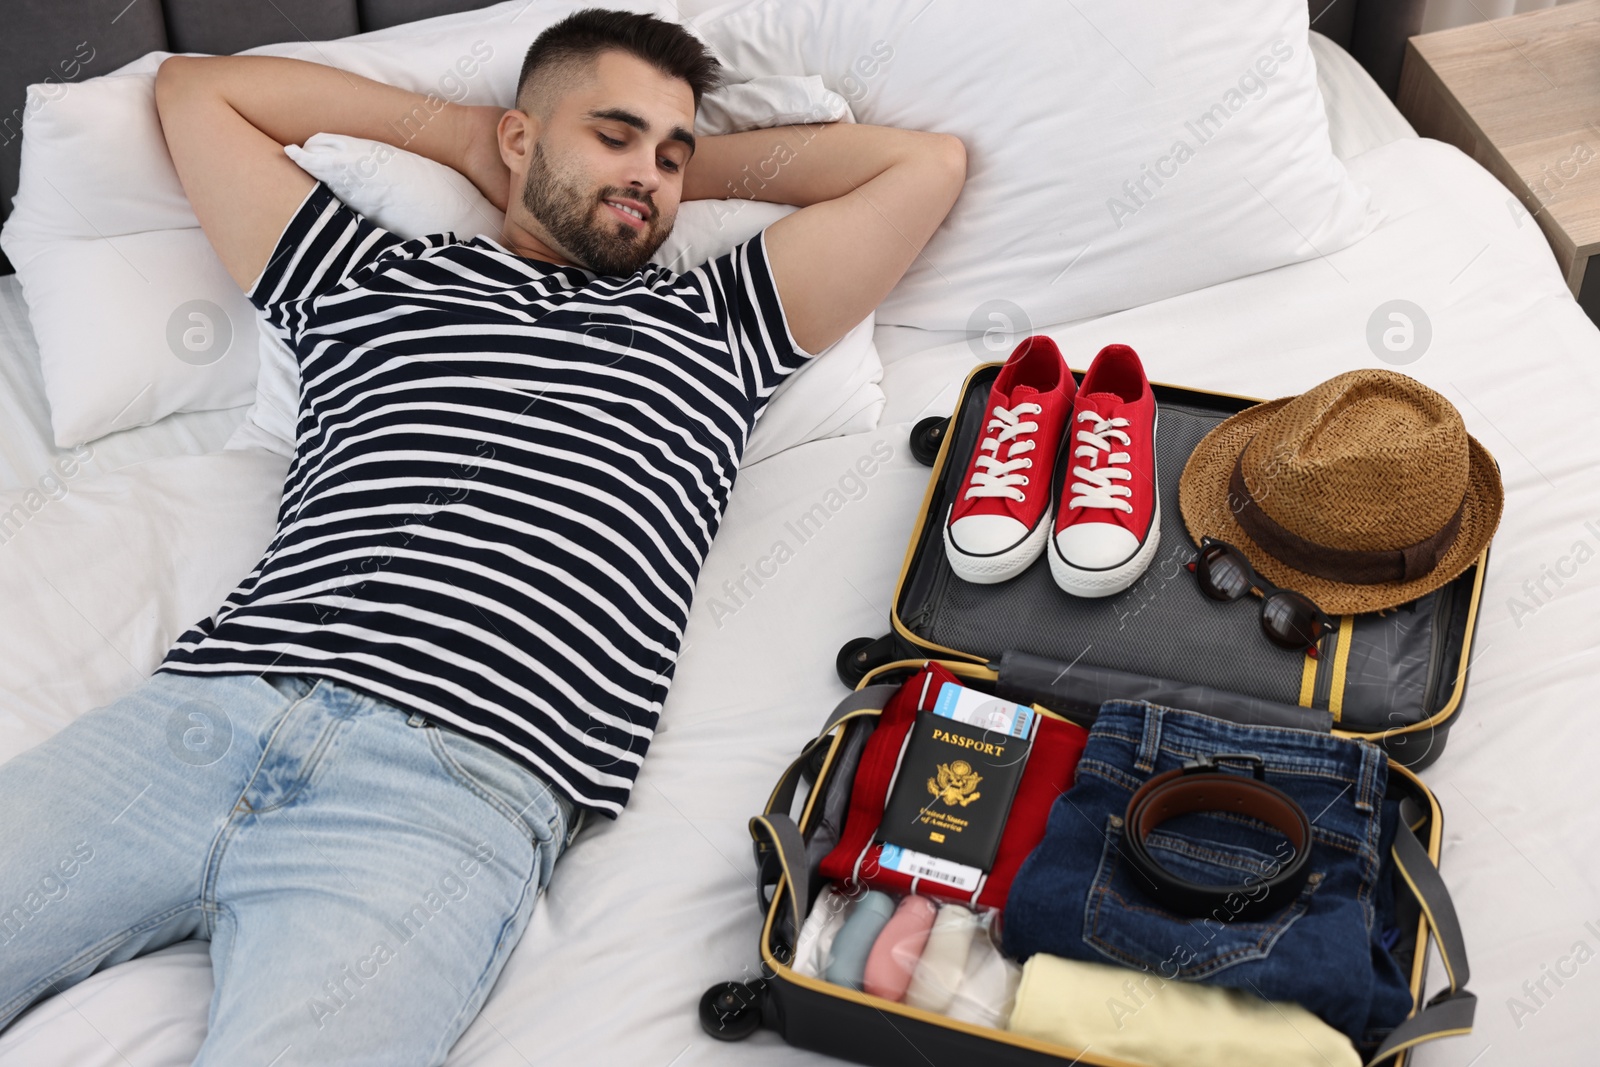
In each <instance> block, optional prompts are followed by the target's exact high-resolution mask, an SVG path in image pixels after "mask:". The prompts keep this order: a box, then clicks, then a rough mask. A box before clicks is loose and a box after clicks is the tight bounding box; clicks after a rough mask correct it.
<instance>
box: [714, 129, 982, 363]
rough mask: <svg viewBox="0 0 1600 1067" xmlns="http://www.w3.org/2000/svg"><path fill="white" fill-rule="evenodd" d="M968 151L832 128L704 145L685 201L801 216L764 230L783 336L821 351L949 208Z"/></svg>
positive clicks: (898, 135)
mask: <svg viewBox="0 0 1600 1067" xmlns="http://www.w3.org/2000/svg"><path fill="white" fill-rule="evenodd" d="M966 174H967V154H966V147H965V146H964V145H963V144H962V143H961V141H960V140H959V139H957V138H955V137H953V136H950V135H949V134H938V133H922V132H918V131H915V130H901V129H896V128H894V127H890V126H864V125H858V124H855V123H838V122H835V123H829V124H827V125H824V126H811V125H807V126H778V127H774V128H772V129H766V130H750V131H747V132H745V133H734V134H727V135H725V136H720V137H706V138H703V139H702V140H701V141H700V145H699V148H698V150H697V151H696V152H695V155H694V159H693V160H692V161H691V162H690V164H689V168H688V170H687V172H686V173H685V177H684V188H683V199H684V200H702V199H724V198H730V197H736V198H740V199H749V200H765V201H769V202H771V203H778V204H794V205H797V206H799V207H800V208H801V210H800V211H796V212H795V213H794V214H792V215H788V216H786V217H784V218H782V219H779V220H778V221H777V222H775V223H773V224H772V225H771V226H770V227H768V229H767V240H766V244H767V255H768V258H769V260H770V262H771V267H772V276H773V279H774V280H775V281H776V282H777V285H778V296H779V298H780V299H781V300H782V301H783V307H784V313H785V314H786V315H787V316H788V319H789V329H790V331H791V332H792V333H793V334H794V338H795V340H796V341H798V342H799V343H800V346H801V347H802V348H803V349H805V350H806V351H807V352H811V353H813V354H814V353H818V352H821V351H822V350H823V349H825V348H827V347H828V346H829V345H831V344H833V343H834V342H835V341H837V340H838V339H839V338H841V337H843V336H844V335H845V334H846V333H847V332H849V331H850V330H851V329H852V328H853V327H854V326H855V325H856V323H858V322H860V321H861V320H862V319H864V318H866V317H867V314H868V312H870V311H872V310H874V309H875V308H876V307H877V306H878V305H879V304H880V303H882V302H883V298H884V297H885V296H887V295H888V294H889V290H890V289H893V288H894V287H895V285H896V284H897V283H898V282H899V281H900V279H901V278H902V277H903V276H904V275H905V272H906V270H907V269H908V268H909V267H910V266H911V264H912V262H914V261H915V260H916V259H917V257H918V256H920V255H921V254H922V249H923V247H924V246H925V245H926V244H927V243H928V239H929V238H931V237H932V236H933V234H934V231H935V230H937V229H938V228H939V224H940V223H941V222H943V221H944V218H945V216H946V215H947V214H949V212H950V208H951V207H952V206H954V204H955V202H956V197H957V196H959V195H960V193H961V188H962V186H963V185H964V184H965V182H966Z"/></svg>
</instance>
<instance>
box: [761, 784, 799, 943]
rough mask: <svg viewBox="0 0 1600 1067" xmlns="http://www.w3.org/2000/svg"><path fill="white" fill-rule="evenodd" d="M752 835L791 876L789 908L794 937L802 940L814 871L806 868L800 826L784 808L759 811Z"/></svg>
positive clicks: (786, 874)
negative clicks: (801, 935)
mask: <svg viewBox="0 0 1600 1067" xmlns="http://www.w3.org/2000/svg"><path fill="white" fill-rule="evenodd" d="M750 836H751V837H753V838H755V840H756V847H757V848H758V849H760V848H766V849H767V850H768V851H770V852H773V853H776V854H777V857H778V864H779V866H780V867H782V869H783V876H784V877H785V878H786V879H788V880H789V904H790V907H789V912H790V914H792V915H793V916H794V941H793V944H796V945H798V944H799V943H800V929H801V927H803V926H804V925H805V921H806V914H805V912H806V905H807V904H808V903H810V901H811V884H810V883H811V872H810V871H808V870H806V842H805V838H803V837H801V836H800V827H798V826H796V825H795V822H794V820H793V819H791V818H789V816H788V815H786V814H783V813H781V812H774V813H772V814H770V815H757V816H755V817H754V818H752V819H751V820H750Z"/></svg>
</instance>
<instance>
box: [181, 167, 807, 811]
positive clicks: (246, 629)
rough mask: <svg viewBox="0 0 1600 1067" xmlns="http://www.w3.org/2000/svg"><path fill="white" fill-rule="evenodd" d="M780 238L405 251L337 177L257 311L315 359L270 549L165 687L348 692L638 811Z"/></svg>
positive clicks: (788, 367)
mask: <svg viewBox="0 0 1600 1067" xmlns="http://www.w3.org/2000/svg"><path fill="white" fill-rule="evenodd" d="M765 238H766V235H765V231H763V232H762V233H760V234H758V235H756V236H755V237H754V238H752V239H750V240H749V241H747V242H745V243H744V244H741V245H739V246H737V247H736V248H734V249H733V250H732V251H731V252H729V253H728V254H727V255H724V256H721V257H719V258H717V259H714V260H712V261H710V262H708V263H706V264H704V265H703V266H700V267H696V268H694V269H693V270H690V271H687V272H685V273H683V274H678V273H675V272H673V271H671V270H668V269H666V268H664V267H657V266H646V267H644V268H642V269H640V270H639V271H636V272H635V273H634V274H632V275H629V276H626V277H623V276H619V275H600V274H597V273H595V272H593V271H590V270H586V269H583V268H580V267H559V266H555V265H553V264H550V263H546V262H543V261H541V260H536V259H529V258H525V257H522V256H519V255H516V254H515V253H513V252H511V251H510V250H508V249H506V248H505V247H504V246H502V245H501V244H499V243H498V242H497V241H494V240H492V239H490V238H488V237H483V236H478V237H473V238H472V239H470V240H466V241H463V240H461V239H459V238H457V237H456V236H455V235H454V234H435V235H430V236H426V237H418V238H415V239H412V240H405V239H403V238H401V237H400V236H398V235H396V234H393V233H390V232H389V231H387V230H384V229H382V228H380V227H379V226H377V225H375V224H374V223H372V222H371V221H369V220H368V219H366V218H364V217H363V216H361V215H359V214H357V213H356V212H355V211H353V210H351V209H350V208H349V207H348V206H346V205H345V204H344V203H342V202H341V201H339V200H338V199H337V198H336V197H335V196H334V195H333V193H332V192H331V191H330V190H329V189H328V188H327V187H326V186H325V185H323V184H321V183H320V182H319V183H318V184H317V185H316V186H315V187H313V188H312V190H311V192H310V193H309V194H308V195H307V196H306V199H305V201H304V202H303V203H302V204H301V206H300V208H299V209H298V210H297V211H296V213H295V215H294V217H293V218H292V219H291V220H290V222H289V224H288V227H287V228H286V229H285V230H284V232H283V235H282V236H281V237H280V238H279V240H278V244H277V247H276V248H275V249H274V250H273V253H272V256H271V258H270V260H269V261H268V263H267V266H266V269H265V270H264V271H263V272H262V274H261V277H260V278H259V279H258V280H257V281H256V283H255V284H254V285H253V286H252V287H251V289H250V291H249V292H248V293H247V294H246V296H247V297H248V298H249V300H250V301H251V303H253V304H254V305H255V306H257V307H258V308H260V309H261V310H262V311H263V312H264V313H265V315H266V319H267V322H268V324H269V326H270V327H271V328H272V329H273V330H274V331H275V332H276V333H277V334H279V335H280V336H281V337H283V339H284V340H285V341H286V343H287V344H288V345H289V347H290V348H291V349H292V350H293V351H294V353H295V356H296V359H297V361H298V362H299V365H300V374H301V390H300V409H299V419H298V426H297V431H296V441H295V453H294V459H293V461H292V462H291V463H290V466H289V472H288V476H287V478H286V480H285V483H284V493H283V503H282V505H281V507H280V509H279V512H278V526H277V531H276V534H275V536H274V537H273V539H272V541H271V543H270V544H268V546H267V549H266V552H265V553H264V555H263V556H262V558H261V561H260V562H259V563H258V564H257V565H256V567H255V569H254V570H253V571H251V572H250V574H249V575H248V576H247V577H246V578H245V579H244V580H243V581H242V582H241V583H240V584H239V586H238V588H237V589H235V590H234V591H233V592H232V593H231V594H230V595H229V596H228V598H227V600H226V601H225V602H224V603H223V604H222V606H221V607H220V608H218V609H217V611H216V612H215V613H214V614H213V615H211V616H210V617H209V618H207V619H204V620H202V621H201V622H200V623H198V624H197V625H196V626H195V627H194V628H192V629H191V630H189V631H188V632H187V633H185V634H184V635H183V636H182V637H180V638H179V639H178V642H177V644H176V645H175V646H174V647H173V648H172V650H171V651H170V652H168V654H167V656H166V659H165V660H164V661H163V663H162V665H161V667H160V668H158V669H160V670H168V671H180V672H185V673H204V674H230V673H252V674H257V673H286V674H308V675H313V676H318V677H325V678H330V679H333V680H334V681H337V682H340V683H343V684H346V685H349V686H351V687H352V688H356V689H360V690H363V691H365V692H368V693H371V694H373V695H375V696H378V697H381V698H382V699H384V700H387V701H389V702H390V703H392V704H395V705H397V706H398V707H400V708H402V709H405V710H408V711H414V712H419V713H421V714H423V715H424V716H427V717H429V718H432V719H435V720H438V721H441V722H444V723H447V724H449V725H451V726H453V727H455V728H457V729H459V730H461V731H463V732H464V733H467V734H469V735H471V736H473V737H476V738H478V739H480V740H482V741H484V742H485V743H488V744H490V745H492V746H494V747H496V748H499V749H501V750H503V751H504V752H506V753H507V754H509V755H512V756H514V757H515V758H518V759H520V760H521V761H523V762H524V763H525V764H526V765H527V766H528V767H529V768H530V769H531V770H533V771H534V772H535V773H536V774H538V775H540V776H541V777H543V778H544V779H545V780H546V781H548V782H550V783H551V784H552V785H554V786H555V787H556V788H558V789H559V790H561V792H563V793H565V794H566V795H567V797H568V798H570V799H571V800H572V801H573V802H574V803H576V804H578V805H580V806H583V807H588V808H593V809H595V810H598V811H600V812H603V813H606V814H608V815H613V816H614V815H616V814H617V813H619V812H620V811H621V810H622V806H623V805H624V804H625V803H626V801H627V799H628V794H629V791H630V789H631V788H632V786H633V781H634V778H635V777H636V776H637V774H638V772H639V765H640V763H641V761H642V760H643V758H644V753H645V749H646V748H647V747H648V746H649V744H650V739H651V736H652V734H653V733H654V730H655V726H656V721H657V719H658V717H659V715H660V712H661V705H662V701H663V700H664V699H665V698H666V695H667V689H668V686H669V684H670V682H671V679H672V673H673V668H674V665H675V663H676V660H677V655H678V648H679V644H680V641H681V639H682V637H683V631H684V626H685V624H686V623H687V620H688V615H689V602H690V599H691V597H692V596H693V593H694V587H695V581H696V578H697V576H698V574H699V571H700V566H701V563H702V562H703V561H704V559H705V556H706V552H707V550H708V549H709V548H710V546H711V541H712V538H714V537H715V536H716V533H717V527H718V525H719V523H720V522H721V519H722V514H723V511H724V510H725V509H726V507H727V504H728V494H729V491H730V490H731V489H732V488H733V482H734V478H735V476H736V474H737V473H738V462H739V456H740V455H741V453H742V452H743V450H744V446H745V443H746V441H747V440H748V438H749V435H750V430H751V427H752V425H753V424H754V422H755V420H756V416H757V414H758V413H759V412H760V411H761V409H762V407H763V406H764V405H765V404H766V402H767V400H768V398H770V396H771V395H772V392H773V390H774V389H776V388H777V387H778V385H779V383H780V382H781V381H782V380H783V379H784V377H785V376H786V375H788V374H789V373H791V372H793V371H794V370H795V369H797V368H798V367H800V366H801V365H802V364H803V363H804V361H805V360H806V359H807V358H809V357H808V355H807V353H805V352H803V351H801V349H800V348H799V346H798V345H797V344H796V342H795V340H794V336H793V334H792V333H791V332H790V329H789V326H788V322H787V321H786V319H785V318H784V314H783V308H782V305H781V304H780V303H779V299H778V292H777V288H776V286H775V285H774V282H773V279H772V274H771V270H770V268H769V266H768V263H767V257H766V242H765Z"/></svg>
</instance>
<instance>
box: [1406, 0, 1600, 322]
mask: <svg viewBox="0 0 1600 1067" xmlns="http://www.w3.org/2000/svg"><path fill="white" fill-rule="evenodd" d="M1398 103H1399V105H1400V110H1401V112H1402V113H1403V114H1404V115H1405V116H1406V118H1407V119H1409V120H1410V121H1411V124H1412V125H1413V126H1415V127H1416V129H1417V132H1418V133H1419V134H1421V135H1422V136H1424V137H1433V138H1437V139H1438V140H1441V141H1448V142H1449V143H1451V144H1453V145H1455V146H1456V147H1457V148H1459V149H1461V150H1462V151H1463V152H1465V153H1466V154H1467V155H1469V156H1471V157H1472V158H1473V159H1475V160H1477V161H1478V162H1479V163H1481V164H1483V166H1484V167H1485V168H1486V169H1487V170H1488V171H1489V172H1490V173H1492V174H1493V175H1494V176H1495V177H1497V178H1499V179H1500V181H1501V182H1503V183H1504V184H1505V186H1506V188H1507V189H1510V190H1511V191H1512V193H1514V194H1515V195H1516V196H1517V197H1518V198H1519V199H1520V201H1521V203H1522V204H1523V205H1524V206H1525V207H1526V208H1527V210H1528V212H1529V213H1530V214H1532V216H1533V217H1534V218H1535V219H1536V220H1538V223H1539V227H1540V228H1541V229H1542V230H1544V234H1545V236H1546V237H1547V238H1549V240H1550V247H1551V248H1552V249H1553V250H1554V251H1555V254H1556V261H1557V262H1558V263H1559V264H1560V265H1561V271H1562V273H1563V274H1565V275H1566V278H1567V285H1568V286H1569V287H1571V289H1572V294H1573V295H1574V296H1576V297H1577V298H1578V302H1579V303H1580V304H1581V305H1582V306H1583V308H1584V310H1585V311H1587V312H1588V313H1589V317H1590V318H1591V319H1593V320H1594V321H1596V322H1597V323H1600V263H1597V264H1595V267H1594V269H1593V270H1590V269H1588V268H1589V263H1590V257H1591V256H1593V255H1595V254H1596V253H1600V0H1583V2H1582V3H1575V4H1568V5H1564V6H1562V7H1556V8H1550V9H1547V10H1544V11H1533V12H1529V13H1528V14H1525V15H1514V16H1512V17H1511V18H1505V19H1496V20H1494V21H1492V22H1480V23H1477V24H1475V25H1471V26H1462V27H1459V28H1457V29H1453V30H1443V31H1441V32H1439V33H1427V34H1423V35H1421V36H1419V37H1413V38H1411V39H1410V40H1409V41H1408V42H1407V43H1406V58H1405V66H1404V68H1403V69H1402V71H1401V74H1400V95H1399V99H1398ZM1514 206H1515V205H1512V204H1510V203H1509V202H1508V207H1513V208H1514Z"/></svg>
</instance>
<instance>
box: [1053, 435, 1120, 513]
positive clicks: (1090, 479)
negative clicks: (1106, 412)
mask: <svg viewBox="0 0 1600 1067" xmlns="http://www.w3.org/2000/svg"><path fill="white" fill-rule="evenodd" d="M1078 421H1079V422H1084V421H1088V422H1093V423H1094V429H1093V430H1079V431H1078V441H1079V442H1080V443H1079V445H1078V447H1077V448H1076V449H1075V450H1073V453H1072V454H1073V455H1074V456H1079V457H1082V458H1084V459H1088V460H1091V461H1093V462H1094V463H1095V466H1094V467H1093V468H1089V467H1073V468H1072V473H1073V476H1074V477H1077V478H1081V479H1083V480H1082V481H1078V482H1073V483H1072V491H1073V493H1074V494H1076V495H1074V496H1073V498H1072V499H1071V500H1070V501H1068V502H1067V507H1069V508H1078V507H1083V508H1117V509H1119V510H1122V511H1126V512H1127V513H1128V514H1130V515H1131V514H1133V505H1132V504H1130V503H1128V502H1127V500H1125V499H1123V498H1124V497H1130V496H1132V495H1133V489H1132V488H1130V487H1129V486H1126V485H1115V484H1113V483H1114V482H1116V481H1118V480H1123V481H1126V480H1129V479H1131V478H1132V477H1133V472H1132V471H1130V470H1129V469H1128V468H1127V467H1124V466H1119V465H1118V464H1123V463H1127V462H1128V453H1126V452H1112V451H1111V441H1110V440H1109V438H1115V439H1116V440H1117V441H1119V442H1121V444H1122V445H1123V446H1124V447H1126V446H1127V445H1128V443H1129V441H1130V438H1129V437H1128V435H1127V434H1126V433H1124V432H1123V431H1122V429H1121V427H1123V426H1126V425H1128V420H1127V419H1102V418H1101V417H1100V416H1099V415H1097V414H1095V413H1094V412H1092V411H1080V412H1078ZM1107 453H1109V455H1107ZM1102 459H1103V460H1104V464H1103V465H1102V463H1101V460H1102Z"/></svg>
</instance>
